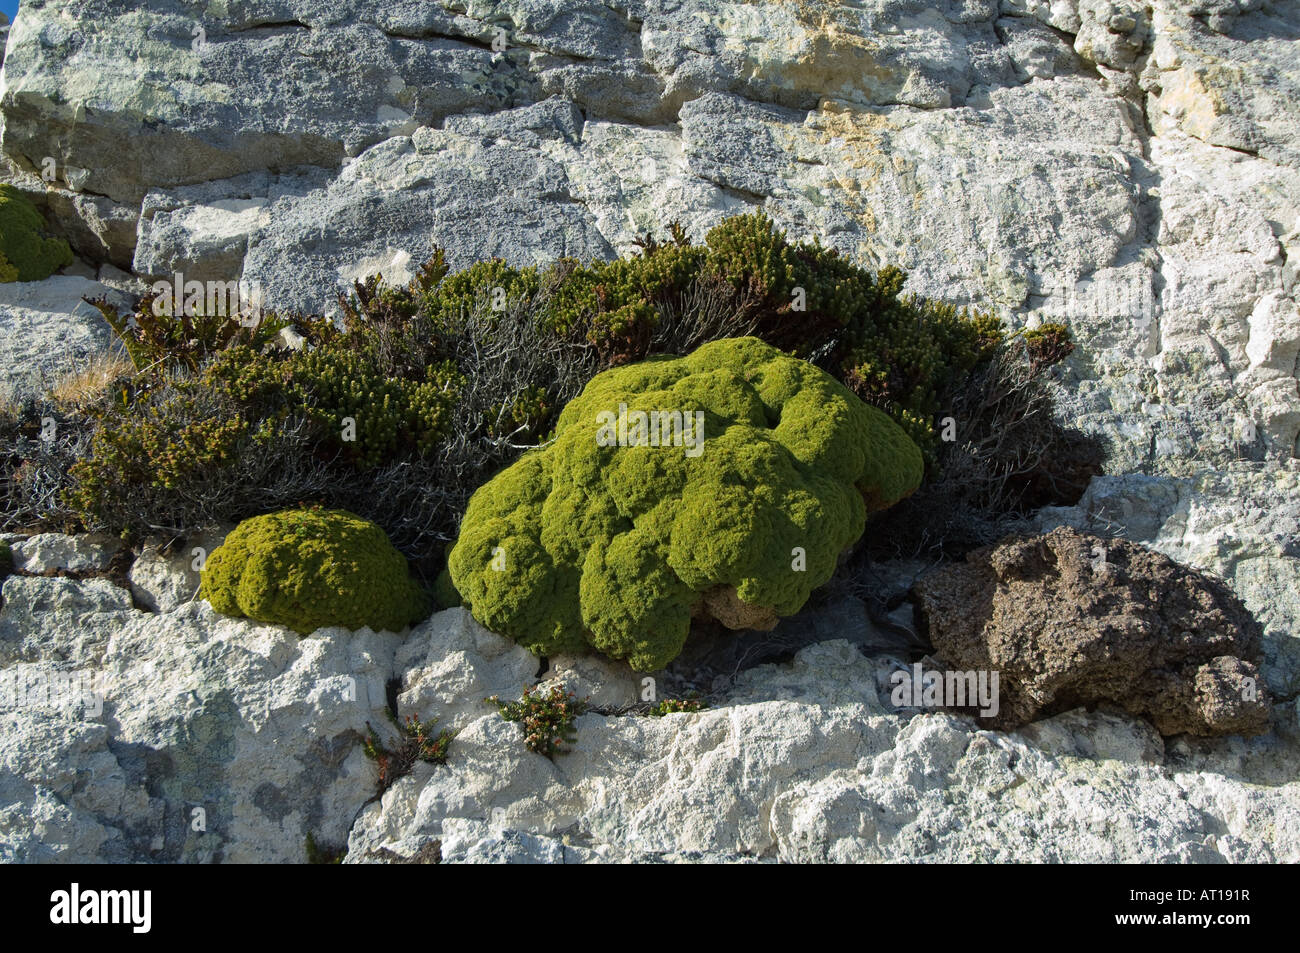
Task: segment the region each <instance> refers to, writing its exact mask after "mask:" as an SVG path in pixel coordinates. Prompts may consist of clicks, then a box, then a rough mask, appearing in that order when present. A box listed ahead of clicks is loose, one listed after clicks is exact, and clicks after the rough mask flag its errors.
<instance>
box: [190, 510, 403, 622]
mask: <svg viewBox="0 0 1300 953" xmlns="http://www.w3.org/2000/svg"><path fill="white" fill-rule="evenodd" d="M201 594H202V597H203V598H205V599H207V600H208V601H209V602H210V603H212V608H214V609H215V610H216V611H218V612H220V613H222V614H223V615H230V616H238V617H247V618H250V619H255V620H257V621H258V622H270V623H275V624H278V625H287V626H288V627H289V628H291V629H293V630H294V631H295V632H297V633H299V634H300V635H308V634H310V633H312V632H314V631H315V630H316V629H319V628H321V627H322V626H333V625H341V626H343V627H345V628H348V629H360V628H362V627H367V626H368V627H369V628H371V629H375V630H380V629H385V630H388V631H393V632H395V631H398V630H399V629H401V628H403V627H404V626H407V625H410V624H411V623H413V622H417V621H418V620H420V619H421V618H423V617H424V616H425V615H426V614H427V612H428V600H427V597H426V596H425V594H424V592H423V591H422V590H421V588H420V587H419V586H418V585H417V584H416V583H415V582H414V581H413V580H412V579H411V576H410V572H409V570H408V567H407V564H406V558H405V557H404V556H402V554H401V553H399V552H398V551H397V550H396V549H394V548H393V546H392V544H391V543H389V541H388V537H387V536H385V535H384V531H383V530H381V529H380V528H379V527H378V526H376V525H375V524H374V523H370V522H368V521H366V520H363V519H361V518H360V517H358V516H355V515H353V514H352V513H349V512H346V511H345V510H325V509H319V508H307V509H298V510H284V511H282V512H279V513H269V514H267V515H265V516H255V517H253V518H252V519H247V520H244V522H242V523H240V524H239V526H237V527H236V528H235V529H234V531H233V532H231V534H230V535H229V536H227V537H226V541H225V542H224V543H222V544H221V546H219V547H218V548H217V549H216V550H214V551H213V552H212V554H211V555H210V556H209V557H208V559H207V562H206V564H205V566H204V568H203V572H202V591H201Z"/></svg>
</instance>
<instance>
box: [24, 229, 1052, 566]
mask: <svg viewBox="0 0 1300 953" xmlns="http://www.w3.org/2000/svg"><path fill="white" fill-rule="evenodd" d="M639 244H640V246H641V247H640V250H639V252H638V253H637V254H635V255H633V256H631V257H629V258H626V259H622V260H619V261H613V262H603V261H597V262H593V263H590V264H586V263H582V262H578V261H576V260H573V259H562V260H560V261H557V262H555V263H553V264H551V265H549V266H545V267H532V268H515V267H512V266H510V265H508V264H507V263H505V262H502V261H499V260H495V261H488V262H480V263H478V264H477V265H474V266H472V267H470V268H467V269H465V270H463V271H460V272H457V273H454V274H452V273H448V270H447V267H446V257H445V255H444V254H443V253H442V252H441V250H437V251H435V254H434V255H433V256H432V257H431V259H430V260H429V261H428V262H427V263H426V264H425V265H424V266H423V267H422V268H421V269H420V271H419V272H418V273H417V275H416V277H415V278H414V279H413V280H412V281H411V282H410V283H409V284H408V285H406V286H405V287H390V286H387V285H385V284H384V283H383V282H382V281H381V280H379V279H377V278H371V279H367V280H366V281H362V282H358V283H356V285H355V286H354V290H353V292H352V293H350V294H349V295H347V296H345V297H343V298H341V299H340V301H341V304H342V311H343V320H342V325H343V327H342V328H341V329H340V328H335V327H334V325H333V324H331V323H330V322H328V321H324V320H323V319H318V318H294V319H293V320H292V322H290V321H288V320H281V319H279V318H277V317H275V315H274V314H268V315H267V316H266V317H264V318H263V320H262V323H261V324H258V325H257V326H256V327H242V326H240V325H239V324H238V322H236V321H230V320H223V319H222V316H221V315H215V316H213V317H211V318H209V317H205V316H203V315H201V314H184V313H183V314H181V315H178V316H175V317H171V316H168V315H166V314H162V315H159V314H156V313H155V310H156V309H154V308H153V307H152V299H148V298H147V299H145V301H144V302H143V303H142V305H141V307H140V308H139V309H137V312H136V313H135V314H134V315H131V316H127V317H125V318H120V317H119V316H118V315H117V313H116V312H115V311H112V310H111V309H109V310H107V311H105V317H106V318H108V319H109V320H110V322H111V323H113V325H114V327H115V330H116V331H117V332H118V334H119V336H120V337H121V338H122V339H123V341H124V342H125V343H126V344H127V346H128V350H129V351H130V353H131V356H132V359H133V361H134V362H135V364H136V366H137V367H138V368H140V369H141V370H140V372H138V373H137V374H136V375H135V377H134V378H133V379H131V380H128V381H126V382H124V383H122V384H121V385H120V386H116V387H115V388H114V392H113V395H112V397H111V399H108V400H106V401H105V402H104V403H103V404H102V405H100V406H96V407H91V408H88V409H86V410H85V412H84V414H83V415H82V416H81V417H80V418H79V422H78V423H77V426H78V427H79V428H82V429H84V427H87V426H88V427H92V428H93V430H94V439H93V440H83V441H82V444H83V445H84V444H86V443H89V444H90V453H89V456H88V458H86V459H81V460H80V461H78V459H77V456H76V455H74V456H72V457H71V458H66V457H60V458H59V460H60V461H61V464H58V465H56V464H54V463H52V464H51V465H50V466H45V465H44V464H42V465H41V468H40V472H41V474H43V475H42V478H41V480H40V481H36V482H32V481H27V482H22V481H19V482H12V481H11V486H12V489H13V492H14V493H15V494H17V496H16V497H15V499H14V500H13V501H11V502H10V503H9V504H7V505H6V511H8V512H18V511H22V512H25V513H30V512H33V511H35V510H37V509H39V510H40V511H41V512H42V513H44V514H48V518H49V519H50V520H52V521H54V522H62V523H80V524H81V525H83V526H84V527H85V528H87V529H95V530H106V531H111V532H115V533H120V532H124V533H127V534H132V533H134V534H143V533H145V532H158V531H168V532H186V531H189V530H192V529H194V528H197V527H198V526H200V525H203V524H205V523H211V522H214V521H231V520H237V519H241V518H245V517H247V516H251V515H256V514H257V513H259V512H265V511H267V510H269V509H276V508H282V507H284V506H287V505H292V504H294V503H297V502H299V501H311V502H319V503H322V504H324V505H327V506H331V507H339V508H345V509H349V510H351V511H353V512H356V513H358V514H359V515H361V516H364V517H366V518H368V519H371V520H373V521H375V522H378V523H379V524H380V525H381V526H383V527H384V529H385V530H386V531H387V532H388V533H389V534H390V536H391V538H392V539H393V541H394V543H395V544H396V545H398V546H399V547H400V548H401V549H402V550H403V551H404V552H406V553H408V554H409V555H410V556H411V557H412V558H416V559H419V560H422V561H425V560H427V561H428V562H429V563H430V566H429V567H428V568H429V569H430V570H432V571H431V572H430V576H432V575H436V568H439V567H438V566H435V565H434V564H440V563H441V557H440V555H438V551H439V547H438V546H437V545H436V544H437V543H438V542H446V541H449V540H451V539H453V538H454V537H455V534H456V527H457V522H458V520H459V518H460V515H461V513H462V512H463V510H464V506H465V503H466V501H467V500H468V498H469V495H470V494H471V493H472V492H473V491H474V490H475V489H476V488H477V487H478V486H479V485H481V484H482V483H483V482H485V481H486V480H487V479H488V477H490V476H491V475H492V473H493V472H495V471H496V470H499V469H500V468H501V467H503V466H505V465H508V464H509V463H511V462H512V461H514V460H515V459H516V458H517V457H518V456H519V454H520V453H521V452H522V451H523V450H524V449H526V448H527V447H528V446H530V445H535V444H537V443H539V442H542V441H544V440H545V439H546V437H547V435H548V434H549V433H550V431H551V430H552V429H553V428H554V426H555V424H556V421H557V415H558V413H559V410H560V408H562V407H563V406H564V405H565V404H566V403H567V402H568V401H569V400H571V399H572V398H573V397H574V396H576V395H577V393H578V392H579V391H580V390H581V388H582V387H583V386H584V385H585V384H586V383H587V382H588V381H589V380H590V379H591V378H592V377H593V376H594V375H595V374H597V373H599V372H600V371H601V370H603V369H605V368H607V367H610V366H614V365H618V364H625V363H630V362H635V361H639V360H643V359H645V358H647V357H651V356H654V355H658V354H683V353H689V352H691V351H693V350H695V349H696V348H698V347H699V346H701V345H703V344H707V343H709V342H710V341H714V340H717V339H719V338H735V337H744V336H751V335H752V336H757V337H760V338H762V339H763V340H765V341H767V342H768V343H771V344H774V345H776V346H778V347H780V348H781V349H783V350H786V351H788V352H790V353H793V354H796V355H799V356H804V357H807V358H809V359H810V360H813V361H814V362H815V363H816V364H817V365H818V366H820V367H822V368H824V369H825V370H827V371H828V372H830V373H831V374H833V375H834V376H836V377H837V378H839V379H840V380H842V381H844V382H845V383H846V384H847V385H848V386H849V387H850V388H851V389H852V390H854V392H855V393H857V394H858V396H859V397H861V398H862V399H863V400H865V401H866V402H868V403H871V404H873V405H875V406H877V407H879V408H881V409H883V410H885V411H886V412H887V413H888V414H889V415H890V416H892V417H893V418H894V420H896V421H897V422H898V423H899V424H900V425H901V426H902V427H903V428H904V430H905V431H906V432H907V433H908V434H909V435H910V436H912V438H913V439H914V440H915V441H916V442H917V443H918V445H920V446H921V448H922V450H923V452H924V453H925V455H926V459H927V460H928V461H929V462H930V463H931V464H933V463H934V462H935V460H936V459H937V458H936V456H935V452H936V451H935V445H936V435H935V418H936V416H937V415H940V414H944V413H951V408H952V407H953V406H954V400H955V397H956V395H957V393H958V392H960V390H961V389H962V388H963V387H964V386H965V382H966V381H967V380H969V379H970V378H971V376H972V375H973V374H975V372H976V370H977V369H978V368H979V367H981V366H983V364H984V363H987V359H988V357H989V355H990V354H991V353H993V352H995V351H996V350H997V348H998V346H999V344H998V341H999V340H1000V335H1001V332H1000V329H999V328H998V327H997V322H996V320H994V319H993V318H992V317H991V316H988V315H982V314H969V313H967V312H964V311H960V310H958V309H955V308H951V307H948V306H944V305H939V304H935V303H932V302H927V301H924V300H920V299H914V298H910V297H907V296H904V295H903V294H902V290H901V289H902V285H903V281H904V276H903V274H902V273H901V272H899V271H897V270H893V269H885V270H884V271H882V272H880V273H873V272H870V271H867V270H865V269H862V268H859V267H857V266H855V265H854V264H852V263H851V262H850V261H848V260H847V259H844V258H842V257H841V256H839V255H838V254H836V253H835V252H834V251H833V250H830V249H826V248H824V247H822V246H821V245H820V244H819V243H818V242H816V241H813V242H791V241H789V240H788V239H787V238H786V236H785V234H784V233H783V232H781V231H780V230H779V229H777V228H776V226H775V225H774V223H773V222H772V221H771V220H770V219H768V218H767V217H766V216H765V215H763V214H762V213H756V214H752V215H745V216H738V217H736V218H732V219H728V220H726V221H724V222H723V223H722V224H720V225H719V226H717V227H716V228H714V229H713V230H712V231H710V232H709V234H708V236H707V238H706V241H705V243H704V244H703V245H699V246H695V245H692V244H691V243H690V242H689V241H688V240H687V238H686V236H685V234H684V232H683V231H682V230H681V229H680V228H679V227H677V226H675V225H672V226H669V237H668V238H667V239H666V240H662V241H661V240H657V239H654V238H652V237H646V238H644V239H642V240H641V241H640V243H639ZM497 289H500V293H499V294H498V292H497ZM97 304H100V305H103V303H102V302H99V303H97ZM498 306H503V307H498ZM101 310H103V308H101ZM289 325H291V326H292V327H293V328H294V329H295V330H296V331H297V332H298V333H300V334H301V335H303V336H304V337H305V338H306V347H305V349H303V350H301V351H289V350H286V349H284V348H282V347H280V342H279V340H278V337H279V330H280V329H282V328H284V327H286V326H289ZM1065 340H1066V341H1068V338H1066V339H1065ZM1043 341H1044V342H1045V343H1044V344H1043V347H1044V348H1045V349H1046V350H1045V353H1047V352H1048V351H1055V352H1059V351H1060V350H1061V349H1062V347H1063V346H1064V345H1063V344H1062V340H1061V339H1059V338H1058V337H1053V338H1052V339H1051V341H1048V339H1047V338H1046V337H1044V338H1043ZM1053 342H1054V343H1053ZM349 418H350V419H351V422H352V423H353V424H355V433H351V432H350V431H349V427H348V421H349ZM349 437H352V438H353V439H349ZM17 449H18V450H22V452H15V453H12V454H10V458H11V459H20V460H27V459H28V458H29V457H28V456H24V454H25V453H26V451H25V450H23V449H22V448H17ZM6 452H8V451H6ZM46 456H48V454H46ZM42 459H44V457H42ZM51 459H53V458H51ZM277 462H278V464H279V465H278V466H277ZM60 465H61V466H62V470H59V466H60ZM931 469H932V470H933V466H932V467H931ZM56 471H58V472H57V473H56ZM47 477H48V479H47ZM38 484H39V487H40V490H39V492H40V493H41V494H42V501H43V502H42V503H41V504H40V505H39V506H37V505H36V504H35V503H33V502H32V501H31V500H28V499H25V498H24V494H26V493H27V492H28V489H27V488H28V487H31V488H35V487H36V486H37V485H38ZM56 484H57V489H58V492H56V493H54V494H52V495H51V493H50V487H51V486H53V485H56ZM42 518H43V519H44V518H46V517H44V516H43V517H42Z"/></svg>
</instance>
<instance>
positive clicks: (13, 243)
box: [0, 185, 73, 281]
mask: <svg viewBox="0 0 1300 953" xmlns="http://www.w3.org/2000/svg"><path fill="white" fill-rule="evenodd" d="M45 233H46V227H45V219H44V218H43V217H42V216H41V213H40V212H39V211H37V209H36V206H35V205H33V204H32V203H31V200H29V199H28V198H27V196H25V195H23V193H22V192H20V191H18V189H16V188H14V187H13V186H12V185H0V281H41V280H43V279H45V278H48V277H50V275H52V274H54V273H55V272H56V271H58V270H59V269H60V268H63V267H64V266H66V265H70V264H72V261H73V256H72V249H71V248H69V247H68V243H67V242H66V241H64V240H63V239H62V238H50V237H49V236H47V235H46V234H45Z"/></svg>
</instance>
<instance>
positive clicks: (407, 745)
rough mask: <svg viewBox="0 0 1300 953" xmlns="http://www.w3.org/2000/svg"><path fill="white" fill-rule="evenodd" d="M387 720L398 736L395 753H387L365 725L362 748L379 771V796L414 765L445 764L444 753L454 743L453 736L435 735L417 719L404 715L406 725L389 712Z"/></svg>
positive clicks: (372, 730)
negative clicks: (399, 736)
mask: <svg viewBox="0 0 1300 953" xmlns="http://www.w3.org/2000/svg"><path fill="white" fill-rule="evenodd" d="M388 719H389V721H391V722H392V723H393V725H394V727H396V728H397V731H398V733H399V734H400V735H401V739H402V740H401V743H400V744H399V745H398V746H397V750H395V751H389V750H388V748H387V747H385V745H384V742H383V740H382V739H381V738H380V737H379V733H378V732H376V731H375V729H374V728H372V727H371V726H370V722H366V738H365V740H364V742H363V745H362V748H363V750H364V751H365V753H366V757H367V758H369V759H370V760H371V761H373V762H375V766H376V767H377V768H378V770H379V779H378V785H379V793H380V794H383V793H384V792H385V791H387V790H388V789H389V788H390V787H392V786H393V782H394V781H396V780H397V779H398V778H401V777H404V776H405V775H407V774H409V773H410V771H411V768H413V767H414V766H415V762H417V761H423V762H424V763H425V764H446V763H447V749H448V748H449V747H451V743H452V741H454V740H455V737H456V735H455V733H454V732H451V731H447V730H442V731H438V732H436V733H435V732H434V730H433V728H434V724H436V721H435V722H432V723H430V724H427V725H426V724H423V723H422V722H421V721H420V716H419V715H407V716H406V721H404V722H403V721H398V719H397V716H396V715H394V714H393V713H392V712H391V711H390V712H388Z"/></svg>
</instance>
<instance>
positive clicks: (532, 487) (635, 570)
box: [448, 338, 924, 671]
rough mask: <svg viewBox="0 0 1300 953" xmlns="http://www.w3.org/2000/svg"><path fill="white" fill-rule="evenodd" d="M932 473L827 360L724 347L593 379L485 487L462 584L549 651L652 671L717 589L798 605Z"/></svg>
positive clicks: (462, 564) (465, 536) (740, 606)
mask: <svg viewBox="0 0 1300 953" xmlns="http://www.w3.org/2000/svg"><path fill="white" fill-rule="evenodd" d="M638 412H641V413H644V414H645V415H646V418H645V419H644V420H642V418H641V417H639V416H638ZM651 413H653V414H654V416H650V415H651ZM701 422H702V426H701ZM923 470H924V464H923V461H922V455H921V451H920V450H919V448H918V447H917V446H916V444H915V443H913V442H912V440H911V439H909V438H908V436H907V435H906V434H905V433H904V431H903V430H902V428H900V427H899V426H898V425H897V424H896V423H894V422H893V421H892V420H891V419H890V418H889V417H888V416H887V415H886V414H885V413H883V412H882V411H880V410H877V409H876V408H874V407H871V406H869V405H867V404H865V403H863V402H862V401H861V400H859V399H858V398H857V397H855V396H854V395H853V393H852V392H850V391H849V390H848V389H847V388H846V387H844V385H842V384H840V383H839V382H838V381H836V380H834V379H833V378H832V377H830V376H829V375H827V374H826V373H824V372H823V371H821V370H819V369H818V368H816V367H814V366H813V365H811V364H809V363H807V362H806V361H803V360H800V359H798V358H794V357H790V356H789V355H787V354H784V353H782V352H781V351H779V350H778V349H776V348H774V347H772V346H770V345H768V344H765V343H764V342H762V341H760V340H758V339H756V338H736V339H728V340H721V341H715V342H713V343H711V344H706V345H704V346H703V347H701V348H699V349H698V350H696V351H695V352H694V353H692V354H691V355H689V356H687V357H683V358H652V359H650V360H647V361H643V362H641V363H637V364H630V365H626V366H623V367H618V368H614V369H611V370H608V371H605V372H603V373H601V374H599V375H597V376H596V377H595V378H593V379H592V380H591V382H590V383H589V384H588V385H587V387H586V388H585V389H584V390H583V392H582V394H581V395H580V396H578V397H577V398H575V399H574V400H572V401H571V402H570V403H569V404H568V405H567V406H566V407H565V408H564V410H563V411H562V412H561V414H560V417H559V421H558V424H557V426H556V432H555V439H554V441H553V442H552V443H551V444H550V445H549V446H548V447H547V448H546V449H543V450H538V451H534V452H531V453H528V454H526V455H525V456H523V457H522V458H521V459H520V460H518V461H517V462H516V463H514V464H513V465H512V466H510V467H509V468H507V469H506V470H504V471H502V472H501V473H500V474H498V475H497V476H496V477H495V478H494V479H493V480H492V481H490V482H489V483H487V484H486V485H484V486H483V487H481V488H480V489H479V490H478V491H477V492H476V493H475V494H474V496H473V497H472V498H471V500H470V502H469V506H468V508H467V510H466V513H465V517H464V520H463V521H462V524H461V531H460V537H459V539H458V541H457V542H456V545H455V546H454V547H453V549H452V551H451V553H450V555H449V558H448V571H449V574H450V580H451V582H452V583H453V584H454V586H455V588H456V590H457V591H458V592H459V593H460V595H461V597H462V598H463V600H464V603H465V604H466V605H467V606H468V607H469V609H470V611H471V612H472V613H473V615H474V617H475V618H476V619H478V621H479V622H480V623H482V624H483V625H485V626H487V627H488V628H490V629H492V630H493V631H496V632H500V633H502V634H504V635H507V636H509V637H511V638H513V639H515V640H516V641H517V642H519V643H520V644H522V645H525V646H526V647H528V648H529V649H531V650H532V651H534V652H536V653H538V654H552V653H557V652H576V651H584V650H591V649H595V650H597V651H600V652H602V653H604V654H605V655H608V656H610V657H613V658H622V659H627V660H628V662H629V663H630V664H631V665H632V666H633V667H634V668H636V669H638V670H642V671H647V670H652V669H656V668H660V667H662V666H663V665H666V664H667V663H668V662H669V661H671V660H672V659H673V658H674V657H675V656H676V655H677V654H678V653H679V652H680V651H681V647H682V644H683V643H684V642H685V640H686V636H687V633H688V631H689V628H690V620H691V616H692V612H693V611H697V612H698V611H699V610H700V608H701V606H702V605H706V604H707V603H708V601H709V600H710V599H713V598H714V597H716V596H717V595H718V594H719V593H724V594H726V598H727V599H730V600H731V604H732V606H733V607H734V608H735V609H736V610H737V611H736V613H735V615H736V616H738V617H740V618H742V619H743V618H746V617H749V618H752V617H753V613H752V611H751V610H754V609H755V608H757V609H759V610H761V612H760V614H762V613H763V612H766V613H768V614H771V615H772V617H773V618H775V617H776V616H786V615H791V614H793V613H795V612H797V611H798V610H799V609H800V608H801V607H802V606H803V604H804V602H805V601H806V600H807V598H808V595H809V594H810V593H811V592H812V590H813V589H814V588H816V587H817V586H820V585H822V584H823V583H825V582H826V581H827V580H829V579H830V577H831V575H832V573H833V572H834V569H835V565H836V560H837V558H838V556H839V555H840V553H841V552H843V551H844V550H845V549H846V548H847V547H848V546H850V545H851V544H852V543H854V542H855V541H856V540H857V539H858V538H859V537H860V536H861V535H862V532H863V529H864V527H865V522H866V517H867V514H868V512H869V511H872V510H876V509H883V508H885V507H887V506H890V505H892V504H893V503H895V502H896V501H898V500H899V499H901V498H903V497H905V496H907V495H908V494H910V493H912V492H913V491H914V490H915V489H916V488H917V487H918V486H919V485H920V482H921V479H922V475H923ZM724 601H725V600H724ZM714 615H715V616H716V617H717V618H719V619H720V620H721V621H723V622H725V623H727V624H729V625H730V624H733V623H732V622H729V621H728V620H727V619H726V618H724V617H723V616H722V615H719V614H717V613H716V612H715V613H714ZM741 624H742V625H743V624H745V623H743V622H742V623H741Z"/></svg>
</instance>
